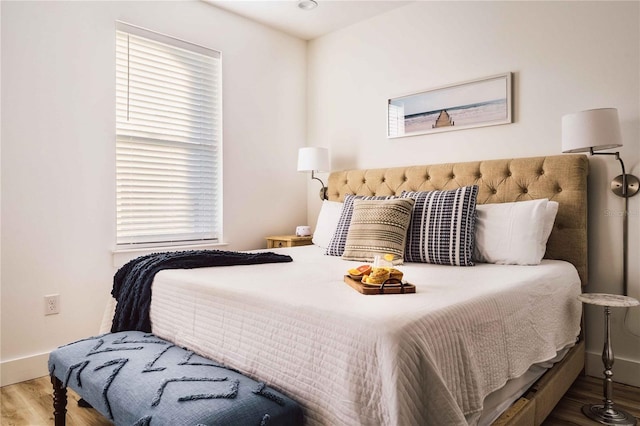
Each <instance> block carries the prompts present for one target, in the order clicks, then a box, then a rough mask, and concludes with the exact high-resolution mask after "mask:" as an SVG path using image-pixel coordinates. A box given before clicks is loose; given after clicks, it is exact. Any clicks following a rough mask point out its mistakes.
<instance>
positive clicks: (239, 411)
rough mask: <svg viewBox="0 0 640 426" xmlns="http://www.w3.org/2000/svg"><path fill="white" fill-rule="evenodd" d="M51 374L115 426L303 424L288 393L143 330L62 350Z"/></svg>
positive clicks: (52, 360) (54, 355)
mask: <svg viewBox="0 0 640 426" xmlns="http://www.w3.org/2000/svg"><path fill="white" fill-rule="evenodd" d="M49 371H50V373H51V374H52V375H55V376H56V377H57V378H58V379H59V380H61V381H62V384H63V385H64V386H65V387H70V388H72V389H73V390H75V391H76V392H77V393H78V394H79V395H80V396H81V397H82V398H83V399H84V400H85V401H87V402H88V403H89V404H91V405H92V406H93V407H94V408H95V409H96V410H98V411H99V412H100V413H101V414H103V415H104V416H105V417H107V418H108V419H110V420H112V421H113V422H114V423H115V424H116V425H140V426H142V425H185V426H187V425H193V426H196V425H225V426H227V425H229V426H230V425H255V426H259V425H268V426H274V425H300V424H302V409H301V408H300V406H299V405H298V404H297V403H296V402H295V401H293V400H291V399H290V398H288V397H286V396H285V395H283V394H281V393H279V392H277V391H275V390H273V389H271V388H269V387H267V386H265V384H264V383H259V382H256V381H255V380H252V379H250V378H248V377H246V376H244V375H242V374H240V373H239V372H237V371H234V370H231V369H229V368H227V367H224V366H222V365H220V364H217V363H215V362H213V361H211V360H209V359H207V358H203V357H201V356H199V355H197V354H195V353H193V352H191V351H189V350H186V349H184V348H181V347H179V346H175V345H173V344H172V343H170V342H167V341H165V340H162V339H160V338H158V337H156V336H154V335H152V334H148V333H143V332H140V331H124V332H118V333H110V334H105V335H102V336H96V337H91V338H88V339H84V340H80V341H78V342H74V343H71V344H68V345H66V346H61V347H60V348H58V349H56V350H54V351H53V352H51V355H50V356H49Z"/></svg>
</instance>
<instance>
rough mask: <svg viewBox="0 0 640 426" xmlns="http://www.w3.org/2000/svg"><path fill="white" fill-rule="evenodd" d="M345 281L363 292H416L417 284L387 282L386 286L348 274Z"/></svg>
mask: <svg viewBox="0 0 640 426" xmlns="http://www.w3.org/2000/svg"><path fill="white" fill-rule="evenodd" d="M344 282H345V283H347V284H349V285H350V286H351V287H353V288H354V289H356V290H357V291H359V292H360V293H362V294H405V293H415V292H416V286H415V285H413V284H409V283H405V284H385V285H384V286H379V285H377V284H367V283H363V282H362V281H358V280H354V279H353V278H351V277H350V276H348V275H345V276H344Z"/></svg>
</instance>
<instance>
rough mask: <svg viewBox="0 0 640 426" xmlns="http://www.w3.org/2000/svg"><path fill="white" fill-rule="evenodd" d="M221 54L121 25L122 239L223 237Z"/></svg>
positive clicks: (119, 170)
mask: <svg viewBox="0 0 640 426" xmlns="http://www.w3.org/2000/svg"><path fill="white" fill-rule="evenodd" d="M220 74H221V65H220V53H219V52H216V51H214V50H210V49H207V48H204V47H201V46H197V45H193V44H190V43H187V42H184V41H181V40H177V39H174V38H171V37H168V36H163V35H161V34H157V33H154V32H150V31H147V30H143V29H141V28H138V27H134V26H130V25H127V24H124V23H120V22H118V23H117V31H116V184H117V226H116V228H117V230H116V231H117V244H118V245H119V246H123V245H134V244H136V245H137V244H152V245H163V244H176V243H185V242H195V241H198V242H199V241H202V240H210V241H217V240H218V239H219V238H220V234H221V226H222V221H221V188H222V184H221V168H222V164H221V161H222V159H221V136H222V132H221V121H222V120H221V75H220Z"/></svg>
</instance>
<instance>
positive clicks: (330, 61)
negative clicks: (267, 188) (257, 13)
mask: <svg viewBox="0 0 640 426" xmlns="http://www.w3.org/2000/svg"><path fill="white" fill-rule="evenodd" d="M639 9H640V3H638V2H614V1H607V2H415V3H412V4H409V5H407V6H405V7H402V8H399V9H395V10H393V11H390V12H388V13H386V14H384V15H379V16H377V17H374V18H372V19H370V20H368V21H365V22H362V23H359V24H356V25H353V26H351V27H348V28H345V29H343V30H340V31H336V32H333V33H331V34H328V35H326V36H324V37H321V38H319V39H316V40H313V41H312V42H310V43H309V49H308V64H309V66H308V93H309V97H308V129H307V141H308V144H309V145H312V146H327V147H329V148H330V151H331V157H332V158H331V159H332V168H333V169H334V170H340V169H350V168H371V167H387V166H400V165H410V164H434V163H441V162H457V161H472V160H482V159H490V158H510V157H526V156H537V155H553V154H560V152H561V117H562V116H563V115H564V114H568V113H572V112H577V111H580V110H584V109H589V108H599V107H616V108H618V110H619V113H620V119H621V125H622V133H623V140H624V147H622V148H621V149H620V153H621V155H622V158H623V159H624V161H625V163H626V166H627V171H628V172H631V173H633V174H635V175H636V176H638V175H640V65H639V62H640V10H639ZM508 71H510V72H513V73H514V105H515V107H514V112H515V115H514V116H515V122H514V123H513V124H509V125H503V126H495V127H486V128H479V129H470V130H461V131H452V132H445V133H439V134H431V135H423V136H414V137H406V138H400V139H387V138H386V137H385V135H386V121H385V120H386V102H387V99H388V98H389V97H395V96H399V95H404V94H408V93H412V92H417V91H421V90H426V89H429V88H433V87H438V86H442V85H446V84H451V83H457V82H463V81H466V80H471V79H475V78H480V77H485V76H490V75H494V74H500V73H504V72H508ZM590 164H591V174H590V179H589V180H590V185H589V191H590V192H589V197H590V201H589V215H590V218H589V226H590V238H589V250H590V256H589V259H590V265H589V266H590V270H589V277H590V279H589V286H588V287H587V289H586V290H587V291H589V292H609V293H619V292H620V291H621V288H622V284H621V275H622V272H621V271H622V266H621V260H620V257H621V250H622V249H621V241H622V239H621V238H622V237H621V227H622V225H621V219H620V217H619V216H617V217H612V216H607V214H606V210H611V211H615V212H620V211H621V209H622V199H620V198H618V197H616V196H615V195H613V194H612V193H611V192H610V191H609V182H610V180H611V179H612V178H613V177H614V176H616V175H618V174H620V167H619V165H618V163H617V162H616V161H614V159H613V158H610V157H606V158H603V157H592V158H591V159H590ZM314 189H315V188H314ZM308 204H309V221H310V222H312V221H313V218H314V217H315V215H316V214H317V211H318V208H319V205H320V202H319V200H317V199H316V197H315V191H314V196H311V195H310V196H309V198H308ZM630 210H631V214H630V217H629V220H630V234H631V236H630V260H631V262H630V263H631V265H630V280H629V286H630V295H633V296H635V297H637V298H640V269H639V266H638V259H639V258H640V246H639V242H640V226H639V224H638V222H639V221H640V195H638V196H636V197H634V198H632V199H631V200H630ZM638 311H640V308H635V310H634V311H632V312H633V313H632V314H631V315H630V316H629V318H628V321H627V323H628V326H623V325H622V318H623V313H624V311H623V310H616V311H615V312H614V313H615V315H614V318H613V344H614V353H615V356H616V363H615V368H614V371H615V376H614V378H615V379H616V380H619V381H624V382H626V383H632V384H635V385H636V386H639V385H640V337H638V336H640V312H638ZM586 314H587V324H586V332H587V349H588V352H589V357H588V360H587V361H588V364H587V371H588V372H589V373H590V374H593V375H596V376H601V371H602V369H603V368H602V363H601V360H600V354H601V353H602V344H603V338H602V313H601V310H599V309H587V311H586ZM630 330H632V331H633V333H635V335H633V334H631V331H630Z"/></svg>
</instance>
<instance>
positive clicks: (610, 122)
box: [562, 108, 622, 152]
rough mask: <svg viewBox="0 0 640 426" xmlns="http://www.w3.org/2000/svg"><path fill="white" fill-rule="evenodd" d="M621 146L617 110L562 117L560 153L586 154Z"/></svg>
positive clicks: (590, 111)
mask: <svg viewBox="0 0 640 426" xmlns="http://www.w3.org/2000/svg"><path fill="white" fill-rule="evenodd" d="M619 146H622V136H621V134H620V121H619V119H618V110H617V109H615V108H599V109H590V110H587V111H580V112H576V113H574V114H568V115H565V116H564V117H562V152H587V151H590V150H593V151H599V150H601V149H611V148H617V147H619Z"/></svg>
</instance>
